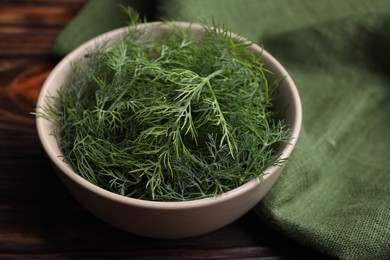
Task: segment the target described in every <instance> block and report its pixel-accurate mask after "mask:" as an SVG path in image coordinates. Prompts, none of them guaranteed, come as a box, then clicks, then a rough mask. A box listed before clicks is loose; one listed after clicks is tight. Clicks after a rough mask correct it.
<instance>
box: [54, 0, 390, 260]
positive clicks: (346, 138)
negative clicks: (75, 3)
mask: <svg viewBox="0 0 390 260" xmlns="http://www.w3.org/2000/svg"><path fill="white" fill-rule="evenodd" d="M119 2H121V3H122V4H125V3H129V4H130V5H133V6H135V7H136V8H138V9H139V10H140V11H141V13H143V14H146V15H147V19H148V20H152V19H156V18H160V17H164V18H168V19H174V20H188V21H197V19H198V17H200V18H204V19H206V20H208V21H210V20H211V19H215V21H217V22H221V23H224V24H225V25H227V26H228V27H229V28H231V30H232V31H234V32H236V33H239V34H241V35H243V36H245V37H247V38H249V39H250V40H252V41H254V42H257V43H259V44H260V45H262V46H264V48H265V49H267V50H268V51H270V52H271V53H272V54H273V55H274V56H275V57H276V58H277V59H278V60H279V61H280V62H281V63H282V64H283V65H284V66H285V67H286V69H287V70H288V71H289V72H290V74H291V76H292V78H293V79H294V81H295V82H296V85H297V87H298V89H299V92H300V95H301V99H302V104H303V118H304V119H303V128H302V132H301V136H300V138H299V141H298V145H297V149H296V150H295V151H294V153H293V155H292V156H291V158H290V159H289V162H288V164H287V167H286V168H285V170H284V171H283V173H282V175H281V176H280V178H279V180H278V181H277V183H276V184H275V185H274V187H273V188H272V189H271V190H270V192H269V193H268V194H267V196H266V197H265V198H264V199H263V201H262V202H261V203H260V204H259V205H257V206H256V208H255V211H256V212H257V214H258V215H259V217H260V218H261V219H262V221H264V222H266V223H268V224H269V225H270V226H272V227H274V228H275V229H276V230H278V231H279V232H282V233H284V234H285V235H287V236H289V237H291V238H293V239H295V240H296V241H298V242H300V243H303V244H305V245H307V246H310V247H313V248H315V249H317V250H319V251H321V252H323V253H325V254H327V255H330V256H333V257H337V258H341V259H390V170H389V169H390V148H389V147H390V134H389V130H388V129H390V101H389V100H390V5H389V4H388V1H387V0H376V1H362V0H353V1H352V0H337V1H336V0H328V1H322V2H319V1H316V2H314V1H309V0H299V1H284V0H241V1H234V0H187V1H179V0H164V1H150V2H147V1H143V2H142V1H130V0H129V1H127V2H126V1H124V0H122V1H104V0H91V1H90V2H89V3H88V5H86V6H85V8H84V9H83V10H82V11H81V12H80V14H79V15H78V16H77V17H76V18H75V20H73V21H72V22H71V23H70V24H69V25H68V27H67V28H66V29H65V30H64V31H63V32H62V33H61V34H60V36H59V37H58V39H57V42H56V44H55V46H54V50H55V51H56V52H57V53H58V54H59V55H65V54H66V53H68V52H69V51H71V50H72V49H73V48H74V47H76V46H77V45H79V44H80V43H82V42H83V41H85V40H87V39H89V38H90V37H92V36H93V35H96V34H99V33H101V32H104V31H106V30H109V29H113V28H116V27H119V26H122V25H124V24H125V20H124V18H123V17H122V18H118V17H120V11H119V8H117V5H118V3H119ZM108 6H109V7H108ZM147 10H149V11H147ZM150 10H152V11H150ZM151 14H153V15H151ZM97 17H100V18H97ZM103 20H104V21H103Z"/></svg>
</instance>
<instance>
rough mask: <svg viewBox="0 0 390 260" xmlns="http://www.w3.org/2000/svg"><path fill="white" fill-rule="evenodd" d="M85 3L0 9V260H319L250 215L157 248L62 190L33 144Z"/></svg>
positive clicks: (1, 5) (60, 0)
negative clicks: (63, 37) (41, 99)
mask: <svg viewBox="0 0 390 260" xmlns="http://www.w3.org/2000/svg"><path fill="white" fill-rule="evenodd" d="M85 2H86V0H56V1H54V0H30V1H28V0H12V1H4V0H1V1H0V258H1V259H3V258H5V259H19V258H20V259H29V258H48V259H57V258H66V259H67V258H72V259H73V258H75V259H78V258H91V259H101V258H108V259H112V258H126V259H128V258H130V259H156V258H164V259H319V258H325V257H324V256H323V255H321V254H319V253H317V252H315V251H313V250H311V249H308V248H305V247H303V246H301V245H298V244H297V243H295V242H293V241H291V240H290V239H289V238H287V237H285V236H283V235H282V234H279V233H278V232H276V231H274V230H273V229H272V227H269V226H267V225H266V224H265V223H263V222H262V221H261V220H260V219H259V218H257V216H255V215H254V213H252V212H250V213H248V214H247V215H245V216H244V217H242V218H241V219H239V220H238V221H236V222H235V223H233V224H231V225H229V226H227V227H225V228H223V229H221V230H218V231H215V232H213V233H210V234H207V235H204V236H200V237H195V238H188V239H180V240H158V239H149V238H143V237H138V236H134V235H131V234H128V233H125V232H122V231H120V230H117V229H115V228H113V227H111V226H109V225H107V224H105V223H103V222H101V221H100V220H98V219H97V218H95V217H94V216H93V215H92V214H90V213H89V212H88V211H86V210H85V209H84V208H83V207H82V206H80V205H79V204H78V202H77V201H76V200H75V199H73V197H72V196H71V195H70V194H69V193H68V192H67V190H66V189H65V188H64V187H63V185H62V183H61V182H60V181H59V179H58V178H57V176H56V175H55V173H54V171H53V170H52V168H51V166H50V163H49V161H48V159H47V158H46V156H45V153H44V151H43V149H42V147H41V145H40V142H39V140H38V136H37V131H36V128H35V119H34V116H32V115H31V114H30V112H32V111H33V110H34V107H35V102H36V100H37V97H38V94H39V90H40V88H41V86H42V83H43V81H44V80H45V78H46V77H47V75H48V74H49V73H50V71H51V69H52V68H53V67H54V66H55V64H56V63H57V62H58V61H59V60H58V58H56V57H55V55H53V53H52V52H51V47H52V44H53V42H54V39H55V38H56V35H57V34H58V32H59V31H60V30H61V29H62V28H63V27H64V26H65V25H66V23H67V22H68V21H69V20H70V19H71V18H72V17H73V16H74V15H76V14H77V12H78V10H80V8H81V7H82V6H83V4H84V3H85Z"/></svg>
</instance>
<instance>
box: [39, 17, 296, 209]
mask: <svg viewBox="0 0 390 260" xmlns="http://www.w3.org/2000/svg"><path fill="white" fill-rule="evenodd" d="M172 25H177V26H180V27H184V28H187V27H189V26H191V27H194V28H195V29H200V28H201V27H202V25H200V24H198V23H192V22H184V21H172V22H148V23H143V24H140V26H172ZM128 28H129V27H121V28H118V29H115V30H112V31H109V32H106V33H103V34H100V35H98V36H96V37H94V38H92V39H90V40H88V41H86V42H85V43H83V44H81V45H80V46H79V47H77V48H76V49H74V50H73V51H71V52H70V53H69V54H68V55H66V56H65V57H64V58H63V59H62V60H61V61H60V62H59V63H58V64H57V65H56V66H55V67H54V68H53V70H52V71H51V73H50V75H49V76H48V77H47V79H46V80H45V82H44V84H43V86H42V88H41V91H40V94H39V97H38V101H37V106H36V111H39V109H41V107H42V106H43V105H44V104H45V103H46V101H45V100H46V98H47V96H49V95H50V91H49V89H50V86H51V85H52V84H53V81H54V79H55V76H56V75H57V74H58V73H61V71H62V70H63V69H64V68H66V67H69V64H70V61H72V60H75V59H76V58H78V57H80V55H81V54H82V53H84V52H85V50H87V49H88V47H91V46H93V45H95V44H96V43H97V42H100V41H102V40H106V39H112V38H116V37H120V36H121V35H123V34H124V33H125V32H126V31H127V30H128ZM231 35H232V36H233V37H237V38H239V39H243V40H247V39H246V38H244V37H242V36H240V35H237V34H235V33H233V32H232V33H231ZM114 41H115V40H114ZM250 47H251V48H252V49H253V50H255V51H256V52H258V53H261V55H262V57H266V59H267V60H268V61H269V62H270V63H272V65H273V66H275V67H277V69H278V71H279V72H280V73H281V74H282V75H284V76H285V79H284V81H285V82H286V83H285V84H287V85H288V86H290V91H291V93H292V100H293V102H294V104H295V114H294V118H293V122H294V126H293V127H292V128H291V129H292V132H291V140H290V142H289V145H286V147H285V148H284V149H283V150H282V151H281V154H280V156H281V158H289V157H290V155H291V153H292V151H293V149H294V147H295V145H296V142H297V139H298V136H299V133H300V130H301V125H302V104H301V100H300V96H299V93H298V89H297V87H296V85H295V83H294V81H293V80H292V78H291V76H290V75H289V73H288V72H287V71H286V69H285V68H284V67H283V66H282V65H281V64H280V63H279V61H278V60H276V59H275V58H274V57H273V56H272V55H271V54H270V53H269V52H267V51H266V50H265V49H263V48H261V47H260V46H259V45H257V44H255V43H253V42H251V44H250ZM47 124H49V123H48V122H47V120H46V119H44V118H42V117H37V118H36V127H37V131H38V136H39V139H40V141H41V144H42V146H43V148H44V150H45V152H46V153H47V155H48V156H49V158H50V159H51V161H52V162H53V163H54V165H55V166H56V167H57V168H59V170H60V171H62V172H63V173H64V174H65V175H66V176H67V177H68V178H70V179H71V180H72V181H74V182H76V183H77V184H78V185H80V186H82V187H83V188H85V189H87V190H89V191H91V192H93V193H96V194H98V195H100V196H103V197H106V198H107V199H110V200H113V201H116V202H119V203H122V204H130V205H133V206H137V207H141V208H153V209H164V210H180V209H188V208H195V207H203V206H209V205H214V204H217V203H221V202H223V201H228V200H230V199H232V198H235V197H238V196H240V195H241V194H244V193H246V192H247V191H248V190H251V189H254V188H256V187H257V186H259V185H261V182H260V181H259V180H258V179H257V178H256V179H253V180H251V181H249V182H247V183H245V184H243V185H241V186H239V187H237V188H235V189H233V190H230V191H227V192H224V193H222V194H220V195H218V196H213V197H207V198H201V199H194V200H187V201H150V200H142V199H136V198H131V197H126V196H123V195H119V194H116V193H114V192H111V191H108V190H106V189H103V188H101V187H99V186H97V185H94V184H92V183H90V182H89V181H87V180H86V179H84V178H83V177H81V176H80V175H78V174H77V173H75V172H74V171H73V170H72V169H71V167H70V166H69V165H68V164H66V163H65V162H64V161H63V160H62V159H61V158H60V155H58V154H55V152H54V150H53V147H52V145H51V144H50V143H51V142H50V139H52V138H54V136H53V135H52V134H51V129H48V127H47ZM279 167H282V166H279V165H274V166H270V167H268V168H267V169H266V170H265V174H264V177H263V181H267V179H268V178H270V177H271V176H272V175H273V174H275V173H276V172H277V170H278V169H279Z"/></svg>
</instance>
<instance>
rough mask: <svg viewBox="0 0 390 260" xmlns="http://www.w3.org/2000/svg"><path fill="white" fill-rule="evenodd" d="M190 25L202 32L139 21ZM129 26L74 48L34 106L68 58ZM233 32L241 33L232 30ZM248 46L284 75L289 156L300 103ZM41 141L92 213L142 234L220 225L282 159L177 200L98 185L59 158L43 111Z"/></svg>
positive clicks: (58, 81) (282, 104)
mask: <svg viewBox="0 0 390 260" xmlns="http://www.w3.org/2000/svg"><path fill="white" fill-rule="evenodd" d="M173 23H174V24H176V26H180V27H182V28H191V30H192V33H193V36H194V37H202V33H203V32H204V30H203V27H202V26H201V25H199V24H194V23H187V22H172V23H160V22H152V23H144V24H142V25H141V26H145V27H146V28H147V34H148V37H149V36H150V37H159V36H162V35H164V34H167V33H169V31H170V30H171V28H172V24H173ZM128 29H129V28H128V27H124V28H119V29H116V30H113V31H110V32H108V33H105V34H103V35H100V36H98V37H96V38H94V39H92V40H90V41H88V42H86V43H84V44H82V45H81V46H79V47H78V48H76V49H75V50H74V51H72V52H71V53H70V54H68V55H67V56H66V57H65V58H64V59H63V60H62V61H60V62H59V64H58V65H57V66H56V67H55V68H54V69H53V71H52V72H51V73H50V75H49V76H48V78H47V79H46V81H45V83H44V85H43V87H42V89H41V92H40V96H39V99H38V102H37V111H39V110H40V109H41V108H42V107H44V106H45V105H46V104H47V102H49V103H51V102H53V99H51V98H49V96H51V95H55V94H56V93H57V91H58V90H59V88H60V87H61V85H62V83H64V82H66V80H67V79H68V77H69V76H70V75H71V73H72V69H71V66H70V62H71V61H74V60H78V59H80V58H82V57H83V56H84V54H86V52H87V51H88V50H90V49H91V48H93V47H94V46H95V45H96V43H97V42H99V41H102V40H108V41H109V42H111V43H114V42H115V41H117V40H118V39H120V38H121V37H123V36H124V35H125V34H126V32H127V30H128ZM232 37H239V38H242V39H245V38H243V37H240V36H238V35H236V34H233V33H232ZM249 48H251V49H252V51H253V52H255V53H256V54H258V55H259V57H260V56H261V58H262V61H263V63H264V67H265V68H268V69H269V70H271V71H273V72H274V74H275V75H277V76H281V77H284V78H285V79H284V81H283V82H282V84H281V85H280V87H279V93H278V95H277V98H276V101H275V106H276V108H281V109H286V108H287V110H286V113H285V118H284V119H285V121H286V123H287V124H288V126H289V128H291V131H292V138H291V141H290V142H289V143H288V144H285V145H283V146H282V147H281V148H280V152H281V158H288V157H289V156H290V154H291V152H292V151H293V149H294V147H295V144H296V141H297V138H298V135H299V132H300V128H301V120H302V109H301V102H300V97H299V94H298V91H297V88H296V86H295V84H294V82H293V80H292V79H291V77H290V76H289V74H288V73H287V71H286V70H285V69H284V68H283V66H282V65H281V64H280V63H279V62H278V61H277V60H276V59H275V58H274V57H273V56H272V55H271V54H270V53H268V52H267V51H266V50H263V49H262V48H261V47H259V46H258V45H256V44H251V45H250V46H249ZM36 124H37V130H38V134H39V138H40V141H41V143H42V146H43V148H44V150H45V151H46V153H47V155H48V157H49V158H50V160H51V161H52V163H53V165H54V168H55V169H56V172H57V174H58V176H59V178H60V179H61V181H62V182H63V183H64V185H65V187H66V188H67V189H68V190H69V192H70V193H71V194H72V195H73V196H74V197H75V198H76V199H77V200H78V201H79V202H80V203H81V204H82V205H83V206H84V207H85V208H86V209H88V210H89V211H90V212H91V213H92V214H94V215H95V216H97V217H98V218H100V219H102V220H103V221H105V222H107V223H108V224H110V225H112V226H115V227H117V228H119V229H121V230H124V231H127V232H130V233H133V234H136V235H140V236H146V237H154V238H184V237H191V236H197V235H201V234H205V233H208V232H211V231H214V230H217V229H219V228H222V227H224V226H226V225H228V224H230V223H232V222H233V221H235V220H236V219H238V218H240V217H241V216H243V215H244V214H245V213H247V212H248V211H249V210H251V209H252V208H253V207H254V206H255V205H256V204H257V203H258V202H259V201H260V200H261V199H262V198H263V197H264V195H265V194H266V193H267V192H268V191H269V189H270V188H271V187H272V185H273V184H274V183H275V181H276V180H277V178H278V176H279V175H280V173H281V171H282V170H283V168H284V166H285V164H286V162H287V160H285V161H284V162H283V163H282V164H280V165H276V166H271V167H269V168H267V169H266V171H265V172H266V175H265V176H264V178H263V180H262V181H261V182H260V181H259V180H258V179H254V180H252V181H249V182H247V183H246V184H244V185H242V186H240V187H238V188H236V189H233V190H231V191H228V192H226V193H223V194H221V195H219V196H216V197H211V198H203V199H198V200H191V201H180V202H157V201H147V200H140V199H134V198H129V197H125V196H121V195H118V194H115V193H112V192H110V191H107V190H105V189H102V188H100V187H98V186H95V185H94V184H91V183H90V182H88V181H87V180H85V179H83V178H82V177H81V176H80V175H78V174H77V173H75V172H74V171H73V170H72V169H71V168H70V167H69V166H68V164H66V163H65V162H64V161H63V159H62V158H61V150H60V149H59V147H58V144H57V141H56V139H55V137H54V136H53V135H52V134H51V132H52V130H53V128H54V125H53V124H52V123H51V122H50V121H48V120H45V119H44V118H42V117H37V119H36Z"/></svg>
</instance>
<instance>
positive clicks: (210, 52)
mask: <svg viewBox="0 0 390 260" xmlns="http://www.w3.org/2000/svg"><path fill="white" fill-rule="evenodd" d="M137 28H138V27H136V29H134V30H132V31H131V32H130V33H129V36H128V37H125V38H124V39H123V40H121V41H119V42H117V43H116V44H114V45H112V46H108V45H104V44H103V45H101V46H98V47H96V48H95V49H94V50H92V51H90V52H89V53H88V55H87V56H86V60H85V61H84V62H83V63H81V62H75V63H73V64H72V66H73V69H74V76H73V77H72V78H71V79H70V80H69V82H67V84H65V85H64V86H63V87H62V88H61V90H60V92H59V93H58V96H56V97H54V96H53V98H54V99H55V100H56V102H57V103H58V104H59V106H49V105H48V106H47V107H45V108H43V110H42V112H41V113H38V116H44V117H46V118H47V119H49V120H51V121H53V122H54V123H55V124H56V126H57V129H56V130H55V131H56V132H55V134H56V136H57V139H58V142H59V145H60V148H61V150H62V152H63V157H64V160H65V161H66V162H67V163H68V164H69V165H70V166H71V167H72V168H73V169H74V170H75V172H77V173H78V174H80V175H81V176H82V177H84V178H85V179H87V180H88V181H90V182H91V183H93V184H96V185H98V186H100V187H102V188H104V189H107V190H109V191H112V192H115V193H118V194H121V195H124V196H129V197H134V198H139V199H145V200H157V201H181V200H192V199H199V198H204V197H210V196H215V195H219V194H221V193H223V192H226V191H229V190H232V189H234V188H236V187H238V186H240V185H242V184H244V183H246V182H248V181H250V180H252V179H254V178H261V177H262V176H263V174H264V170H265V169H266V168H267V167H268V166H271V165H275V164H278V163H280V162H281V159H280V158H279V155H278V154H276V148H277V146H278V145H279V144H280V143H283V142H287V141H288V140H289V138H290V132H289V130H288V129H287V127H286V125H285V123H284V122H283V121H281V120H278V119H277V118H276V115H275V113H274V112H272V104H273V98H274V97H275V90H276V89H277V86H278V82H279V81H278V80H273V81H269V80H268V79H267V78H270V76H272V73H271V72H269V71H268V70H266V69H264V68H263V64H262V62H261V60H260V59H259V56H258V55H255V54H253V53H252V52H251V51H250V50H249V49H248V42H243V41H239V40H234V39H232V38H231V37H230V33H229V30H227V29H226V28H224V27H222V28H219V29H217V27H211V26H208V25H204V29H205V31H206V34H205V36H204V37H203V38H201V39H198V40H195V39H193V38H192V36H191V33H190V31H189V30H185V29H180V28H176V27H174V28H173V32H172V35H170V36H169V37H168V38H167V39H155V40H154V41H150V42H145V41H143V40H142V39H143V37H144V33H145V31H144V30H141V29H137ZM140 42H142V44H141V43H140Z"/></svg>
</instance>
